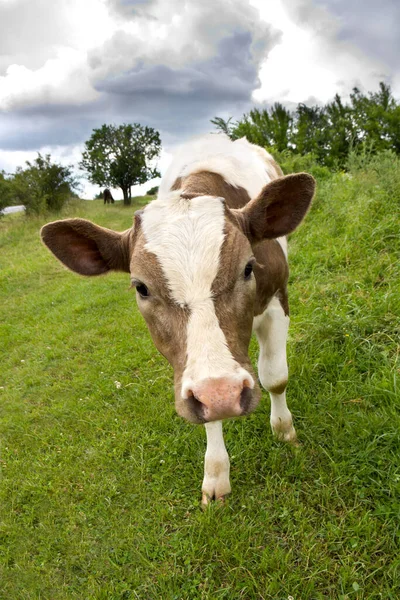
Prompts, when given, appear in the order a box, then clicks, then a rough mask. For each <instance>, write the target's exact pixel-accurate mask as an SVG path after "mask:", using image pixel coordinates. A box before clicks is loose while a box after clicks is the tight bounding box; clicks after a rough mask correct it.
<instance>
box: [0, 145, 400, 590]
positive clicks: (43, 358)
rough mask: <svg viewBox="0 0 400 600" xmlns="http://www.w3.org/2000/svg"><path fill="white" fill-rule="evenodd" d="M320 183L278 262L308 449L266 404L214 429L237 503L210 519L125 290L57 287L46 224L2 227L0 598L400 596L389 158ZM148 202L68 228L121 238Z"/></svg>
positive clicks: (84, 205) (393, 167)
mask: <svg viewBox="0 0 400 600" xmlns="http://www.w3.org/2000/svg"><path fill="white" fill-rule="evenodd" d="M316 174H317V176H318V170H317V171H316ZM320 175H321V176H320V178H319V185H318V193H317V197H316V199H315V201H314V203H313V207H312V209H311V211H310V213H309V214H308V216H307V217H306V220H305V222H304V224H303V225H302V226H301V227H300V228H299V230H298V231H297V232H295V233H294V234H293V235H292V236H291V239H290V252H289V259H290V264H291V280H290V296H289V297H290V307H291V329H290V338H289V347H288V358H289V369H290V380H289V387H288V402H289V406H290V408H291V410H292V412H293V415H294V420H295V426H296V429H297V433H298V436H299V440H300V442H301V446H300V447H299V448H294V447H291V446H287V445H285V444H282V443H280V442H278V441H276V440H275V439H274V438H273V437H272V434H271V431H270V427H269V399H268V397H267V394H265V393H264V394H263V399H262V402H261V403H260V406H259V407H258V409H257V410H256V411H255V413H254V414H253V415H251V416H250V417H247V418H245V419H239V420H233V421H230V422H227V423H226V424H225V428H224V431H225V439H226V445H227V449H228V452H229V454H230V457H231V483H232V494H231V496H230V497H229V499H228V500H227V501H226V503H225V505H222V506H221V505H219V504H215V503H214V504H212V505H210V506H209V507H208V508H207V509H206V510H205V511H203V510H201V507H200V500H201V480H202V470H203V458H204V451H205V432H204V430H203V428H202V427H200V426H195V425H191V424H188V423H186V422H184V421H183V420H182V419H181V418H179V417H178V416H177V415H176V414H175V412H174V405H173V389H172V371H171V368H170V367H169V366H168V364H167V363H166V361H165V360H164V359H163V358H162V357H161V356H160V355H159V354H158V352H157V351H156V349H155V348H154V346H153V343H152V341H151V339H150V337H149V334H148V332H147V329H146V326H145V324H144V321H143V319H142V317H141V316H140V314H139V312H138V310H137V308H136V302H135V297H134V292H133V291H132V290H131V289H129V277H128V276H127V275H125V274H111V275H109V276H106V277H99V278H91V279H85V278H81V277H79V276H77V275H74V274H72V273H70V272H68V271H67V270H66V269H65V268H63V267H62V266H61V265H60V264H59V263H58V262H57V261H56V260H55V259H54V258H53V257H52V256H51V255H50V253H49V252H48V251H47V250H46V249H45V248H44V247H43V246H42V244H41V242H40V239H39V229H40V227H41V225H42V224H44V223H45V222H47V221H49V220H52V218H54V217H40V218H39V217H30V218H28V217H26V216H24V215H21V214H18V215H8V216H5V217H3V218H2V219H1V220H0V353H1V356H0V360H1V362H0V428H1V433H0V435H1V449H0V461H1V463H0V464H1V479H0V598H1V600H33V599H35V600H36V599H40V600H64V599H65V600H70V599H77V600H82V599H85V600H87V599H94V600H117V599H118V600H127V599H131V598H132V599H141V600H150V599H158V598H159V599H162V600H181V599H182V600H197V599H199V600H200V599H208V598H212V599H213V600H222V599H227V600H232V599H234V600H236V599H253V598H254V599H257V600H263V599H274V600H292V599H294V600H308V599H313V600H314V599H316V600H317V599H318V600H319V599H320V600H322V599H326V598H332V599H340V600H347V599H349V600H353V599H354V600H356V599H363V598H365V599H375V598H376V599H377V598H383V599H385V600H386V599H392V600H397V599H398V598H399V597H400V527H399V524H400V467H399V453H400V410H399V409H400V390H399V374H400V366H399V362H398V358H399V347H400V346H399V344H400V341H399V340H400V335H399V334H400V317H399V315H400V285H399V281H400V272H399V270H400V269H399V258H400V236H399V225H400V218H399V214H400V211H399V206H400V161H399V160H398V159H396V158H395V157H394V156H393V155H391V154H389V153H387V154H382V155H381V156H380V157H378V158H377V159H372V160H370V161H369V162H366V161H365V162H363V160H361V159H360V160H359V161H358V162H357V161H356V160H355V161H354V164H353V165H352V168H351V169H350V173H347V174H344V173H336V174H329V175H328V174H327V173H326V172H323V173H321V174H320ZM146 201H147V199H146V198H138V199H135V206H132V207H124V206H122V205H121V204H114V205H110V206H103V204H102V203H101V201H93V202H83V201H78V200H75V201H73V202H72V203H70V204H69V205H68V207H67V208H65V209H64V211H63V213H62V215H61V216H64V217H66V216H80V217H85V218H89V219H92V220H94V221H96V222H97V223H99V224H100V225H103V226H107V227H110V228H114V229H118V230H123V229H125V228H127V227H129V226H130V224H131V222H132V215H133V212H134V210H136V208H137V205H142V204H143V203H145V202H146ZM250 351H251V356H252V359H253V361H254V362H255V361H256V357H257V347H256V343H255V341H254V340H253V341H252V343H251V349H250Z"/></svg>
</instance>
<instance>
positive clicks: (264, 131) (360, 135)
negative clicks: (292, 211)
mask: <svg viewBox="0 0 400 600" xmlns="http://www.w3.org/2000/svg"><path fill="white" fill-rule="evenodd" d="M211 122H212V123H213V125H215V126H216V128H217V129H218V130H219V131H222V132H224V133H226V134H228V135H229V137H230V138H231V139H232V140H236V139H238V138H241V137H243V136H245V137H246V138H247V139H248V140H249V142H251V143H253V144H258V145H259V146H262V147H264V148H267V149H268V150H270V151H271V152H273V153H278V154H282V153H285V152H289V153H292V154H297V155H300V156H307V155H310V156H311V155H312V156H313V157H314V158H315V159H316V160H317V162H318V164H319V165H322V166H327V167H329V168H340V169H345V168H347V162H348V156H349V153H350V152H352V151H357V152H359V151H361V152H362V151H363V150H364V151H365V150H366V149H368V151H369V152H372V153H377V152H381V151H385V150H392V151H394V152H396V153H397V154H400V104H399V103H398V102H397V101H396V100H395V99H394V98H393V95H392V92H391V89H390V86H389V85H387V84H386V83H384V82H382V81H381V82H380V84H379V90H378V91H377V92H369V93H368V94H367V95H366V94H363V93H362V92H360V90H359V89H357V88H354V89H353V93H352V94H351V95H350V103H344V102H343V101H342V98H341V97H340V96H339V94H336V95H335V97H334V98H333V100H332V101H331V102H328V103H327V104H326V105H325V106H311V107H310V106H306V105H305V104H298V105H297V108H296V110H295V111H294V112H291V111H289V110H288V109H286V108H285V107H284V106H283V105H282V104H279V103H275V104H274V105H273V106H272V107H269V108H263V109H260V108H254V109H253V110H250V111H249V113H247V114H245V115H243V117H242V119H240V120H239V121H232V117H230V118H229V119H227V120H225V119H222V118H221V117H215V118H214V119H212V121H211Z"/></svg>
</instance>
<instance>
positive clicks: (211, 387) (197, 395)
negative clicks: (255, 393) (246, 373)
mask: <svg viewBox="0 0 400 600" xmlns="http://www.w3.org/2000/svg"><path fill="white" fill-rule="evenodd" d="M249 386H250V383H249V381H248V380H246V379H244V380H242V381H235V380H231V379H228V378H225V377H220V378H216V379H205V380H203V381H201V382H199V384H197V385H195V386H194V387H193V389H192V390H191V396H190V398H189V399H190V401H191V403H192V404H193V409H194V410H195V412H196V413H198V414H199V416H201V417H202V418H203V419H204V420H205V421H218V420H219V419H228V418H230V417H239V416H240V415H243V414H245V413H246V411H247V409H248V407H249V405H250V402H251V399H252V391H251V389H250V387H249Z"/></svg>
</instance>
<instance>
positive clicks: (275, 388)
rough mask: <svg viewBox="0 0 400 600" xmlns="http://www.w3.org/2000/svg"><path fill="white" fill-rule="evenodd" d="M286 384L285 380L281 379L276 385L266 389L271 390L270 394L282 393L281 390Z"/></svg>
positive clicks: (283, 389)
mask: <svg viewBox="0 0 400 600" xmlns="http://www.w3.org/2000/svg"><path fill="white" fill-rule="evenodd" d="M287 384H288V382H287V380H286V381H282V382H281V383H278V384H277V385H274V386H272V387H269V388H268V391H269V392H271V393H272V394H283V392H284V391H285V390H286V387H287Z"/></svg>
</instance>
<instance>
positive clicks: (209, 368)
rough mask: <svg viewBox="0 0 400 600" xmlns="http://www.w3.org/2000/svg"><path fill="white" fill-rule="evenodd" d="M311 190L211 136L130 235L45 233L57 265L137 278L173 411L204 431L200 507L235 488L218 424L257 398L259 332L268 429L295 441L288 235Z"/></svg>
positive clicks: (167, 181) (82, 229)
mask: <svg viewBox="0 0 400 600" xmlns="http://www.w3.org/2000/svg"><path fill="white" fill-rule="evenodd" d="M314 190H315V181H314V179H313V178H312V176H311V175H308V174H306V173H298V174H292V175H287V176H283V174H282V171H281V169H280V167H279V166H278V165H277V163H276V162H275V161H274V159H273V158H272V156H271V155H270V154H268V153H267V152H266V151H265V150H264V149H262V148H260V147H258V146H255V145H252V144H250V143H249V142H248V141H247V140H246V139H245V138H242V139H239V140H236V141H231V140H230V139H229V138H228V137H227V136H225V135H223V134H209V135H208V136H205V137H202V138H200V139H197V140H194V141H192V142H190V143H188V144H187V145H185V146H183V147H182V149H181V150H180V151H178V153H177V154H176V156H175V157H174V159H173V160H172V163H171V165H170V167H169V169H168V170H167V172H166V174H165V176H164V177H163V179H162V182H161V185H160V189H159V193H158V197H157V199H155V200H153V201H152V202H150V203H149V204H148V205H147V206H146V207H145V208H144V209H143V210H140V211H138V212H137V213H136V214H135V218H134V224H133V226H132V227H131V228H130V229H127V230H126V231H123V232H121V233H118V232H116V231H112V230H110V229H105V228H103V227H99V226H98V225H96V224H94V223H92V222H90V221H87V220H84V219H66V220H61V221H55V222H53V223H49V224H47V225H45V226H44V227H43V228H42V230H41V235H42V239H43V241H44V243H45V244H46V245H47V246H48V248H49V249H50V250H51V251H52V252H53V253H54V254H55V256H56V257H57V258H58V259H59V260H60V261H61V262H63V263H64V264H65V265H66V266H67V267H68V268H69V269H71V270H73V271H75V272H77V273H79V274H81V275H86V276H94V275H101V274H103V273H107V272H109V271H112V270H116V271H125V272H127V273H129V274H130V278H131V282H132V286H133V287H134V288H135V289H136V298H137V304H138V307H139V310H140V312H141V313H142V315H143V317H144V319H145V321H146V323H147V325H148V329H149V331H150V335H151V337H152V339H153V340H154V343H155V345H156V347H157V348H158V350H159V351H160V352H161V354H163V355H164V357H165V358H166V359H167V360H168V361H169V362H170V364H171V365H172V367H173V370H174V389H175V408H176V411H177V413H178V414H179V415H181V416H182V417H183V418H184V419H186V420H187V421H190V422H192V423H197V424H204V426H205V430H206V437H207V449H206V454H205V460H204V479H203V484H202V503H203V504H204V505H207V504H208V503H209V502H210V501H211V500H214V499H215V500H221V501H223V500H224V498H225V497H226V495H227V494H229V493H230V491H231V485H230V478H229V469H230V464H229V456H228V453H227V450H226V447H225V443H224V439H223V432H222V421H223V420H224V419H230V418H233V417H239V416H244V415H248V414H249V413H251V412H252V411H253V410H254V409H255V408H256V406H257V404H258V402H259V399H260V395H261V392H260V388H259V385H258V383H257V378H256V376H255V374H254V372H253V368H252V365H251V362H250V359H249V356H248V347H249V342H250V338H251V334H252V331H254V333H255V335H256V338H257V340H258V343H259V347H260V353H259V358H258V377H259V380H260V382H261V385H262V386H263V387H264V388H265V390H267V391H268V392H269V394H270V398H271V415H270V424H271V427H272V431H273V433H274V434H275V435H276V436H277V438H279V439H280V440H284V441H287V442H291V443H296V431H295V429H294V426H293V422H292V415H291V413H290V410H289V408H288V406H287V403H286V386H287V382H288V367H287V361H286V338H287V333H288V326H289V303H288V292H287V282H288V262H287V243H286V237H285V236H286V235H287V234H289V233H291V232H292V231H294V229H295V228H296V227H297V226H298V225H299V224H300V222H301V221H302V219H303V217H304V216H305V214H306V213H307V211H308V209H309V206H310V203H311V200H312V197H313V195H314Z"/></svg>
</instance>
